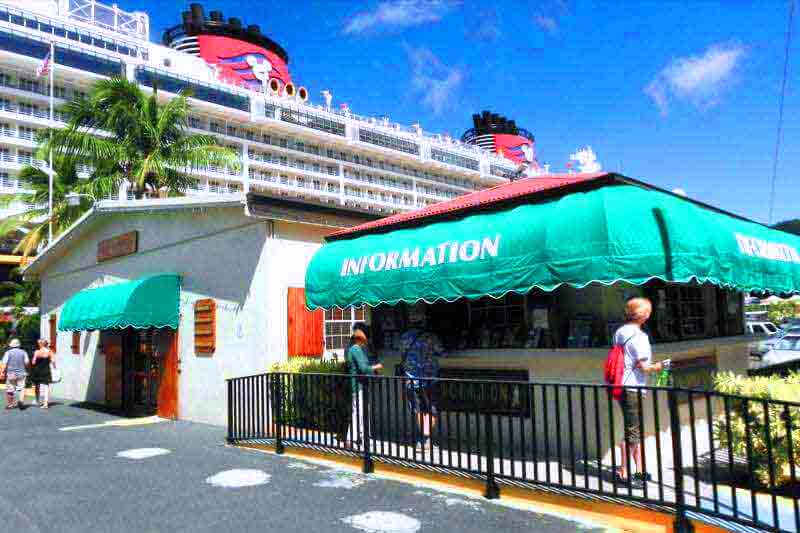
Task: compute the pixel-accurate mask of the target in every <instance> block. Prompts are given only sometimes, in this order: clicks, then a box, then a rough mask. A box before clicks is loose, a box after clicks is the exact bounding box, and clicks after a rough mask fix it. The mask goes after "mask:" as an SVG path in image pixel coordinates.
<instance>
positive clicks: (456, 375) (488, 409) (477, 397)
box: [438, 368, 531, 417]
mask: <svg viewBox="0 0 800 533" xmlns="http://www.w3.org/2000/svg"><path fill="white" fill-rule="evenodd" d="M439 377H440V378H442V379H444V380H447V379H459V380H475V381H474V382H466V383H465V382H463V381H461V382H451V381H440V382H439V391H438V407H439V409H440V410H442V411H453V412H459V411H467V412H472V413H474V412H478V413H488V414H495V415H509V416H521V417H529V416H530V415H531V413H530V403H529V400H528V395H529V391H530V387H529V386H528V384H527V383H528V371H527V370H504V369H498V370H495V369H485V368H442V369H441V370H440V371H439ZM509 382H515V383H509Z"/></svg>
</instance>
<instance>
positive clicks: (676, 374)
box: [670, 355, 717, 390]
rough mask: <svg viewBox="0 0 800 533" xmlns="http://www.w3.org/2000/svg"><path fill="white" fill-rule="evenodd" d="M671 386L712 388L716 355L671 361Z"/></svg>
mask: <svg viewBox="0 0 800 533" xmlns="http://www.w3.org/2000/svg"><path fill="white" fill-rule="evenodd" d="M670 372H671V374H672V383H673V386H675V387H679V388H682V389H697V390H712V389H713V387H714V376H715V375H716V374H717V356H716V355H707V356H703V357H694V358H692V359H675V360H673V361H672V369H671V371H670Z"/></svg>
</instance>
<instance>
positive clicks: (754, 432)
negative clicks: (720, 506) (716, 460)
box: [714, 372, 800, 486]
mask: <svg viewBox="0 0 800 533" xmlns="http://www.w3.org/2000/svg"><path fill="white" fill-rule="evenodd" d="M714 388H715V390H716V391H717V392H721V393H725V394H733V395H738V396H746V397H748V398H753V399H756V400H777V401H786V402H794V401H797V399H798V398H800V373H796V372H795V373H791V374H789V375H788V376H787V377H785V378H782V377H778V376H757V377H747V376H742V375H737V374H733V373H731V372H727V373H720V374H717V376H716V378H715V380H714ZM729 405H730V407H731V417H730V418H731V422H730V426H731V427H730V433H731V445H732V446H731V448H732V450H731V451H732V453H733V454H734V455H736V456H739V457H743V458H747V457H748V450H747V427H748V426H749V431H750V443H751V444H750V447H751V450H750V453H751V454H752V458H753V462H754V463H755V468H754V474H755V480H754V481H757V482H759V483H761V484H762V485H766V486H768V485H769V482H770V468H769V461H768V453H767V451H768V450H767V437H769V440H770V441H771V444H772V446H771V448H772V459H773V470H772V474H773V475H774V476H775V483H776V484H777V485H785V484H787V483H789V482H790V481H791V469H790V464H789V443H790V440H791V445H792V455H793V456H794V463H795V465H800V407H795V406H789V407H788V408H784V406H783V405H781V404H775V403H769V404H768V406H769V407H768V408H766V409H765V406H764V403H763V402H759V401H748V402H744V401H743V400H729ZM745 406H746V410H745ZM765 411H766V414H767V415H768V416H769V432H767V425H766V423H765ZM745 422H747V425H746V424H745ZM787 422H788V424H787ZM787 425H788V427H790V428H791V433H790V432H789V431H787V429H788V427H787ZM714 437H715V439H717V440H718V441H719V446H720V447H722V448H726V447H727V446H728V426H727V423H726V419H725V415H724V412H722V414H721V415H720V416H718V417H717V420H715V421H714ZM798 468H800V466H798ZM797 474H798V475H800V472H797Z"/></svg>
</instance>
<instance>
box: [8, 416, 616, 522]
mask: <svg viewBox="0 0 800 533" xmlns="http://www.w3.org/2000/svg"><path fill="white" fill-rule="evenodd" d="M128 424H129V421H128V420H126V419H121V418H118V417H116V416H113V415H111V414H107V413H103V412H99V411H95V410H91V409H87V408H82V407H78V406H73V405H67V404H56V405H53V406H51V408H50V409H49V410H42V409H38V408H29V409H27V410H25V411H22V412H20V411H2V412H0V439H2V451H3V456H2V462H1V463H0V464H2V483H0V509H2V515H3V520H2V523H3V526H4V529H5V530H6V531H18V532H29V531H32V532H39V531H41V532H48V533H50V532H73V531H76V532H77V531H80V532H87V531H104V532H105V531H108V532H113V533H124V532H134V531H135V532H143V531H170V532H180V531H187V532H188V531H191V532H205V531H214V532H217V533H218V532H220V531H222V532H225V533H228V532H230V533H235V532H249V531H259V532H263V531H281V532H289V533H291V532H296V531H324V532H326V533H329V532H330V533H333V532H353V531H367V532H376V533H384V532H397V533H413V532H415V531H424V532H438V531H459V532H460V531H463V532H475V533H488V532H497V531H528V532H574V531H576V530H581V531H602V530H603V528H597V527H593V526H591V525H587V524H583V523H579V522H573V521H571V520H569V519H565V518H561V517H553V516H549V515H542V514H538V513H535V512H531V511H527V510H522V509H514V508H509V507H506V506H504V505H502V504H499V503H496V502H489V501H487V500H484V499H482V498H473V497H470V496H466V495H460V494H452V493H447V492H441V491H438V490H435V489H432V488H426V487H424V486H414V485H410V484H406V483H402V482H398V481H392V480H386V479H381V478H377V477H375V476H365V475H363V474H360V473H353V472H350V471H347V470H344V469H336V468H330V467H327V466H322V465H318V464H314V463H309V462H305V461H301V460H298V459H292V458H288V457H285V456H283V457H282V456H276V455H272V454H264V453H259V452H254V451H248V450H242V449H237V448H232V447H228V446H225V445H224V437H225V433H224V428H220V427H215V426H208V425H203V424H193V423H188V422H159V423H150V424H144V425H138V424H137V425H128Z"/></svg>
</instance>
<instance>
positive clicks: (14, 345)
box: [8, 339, 20, 348]
mask: <svg viewBox="0 0 800 533" xmlns="http://www.w3.org/2000/svg"><path fill="white" fill-rule="evenodd" d="M8 346H9V348H19V347H20V342H19V339H11V342H9V343H8Z"/></svg>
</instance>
